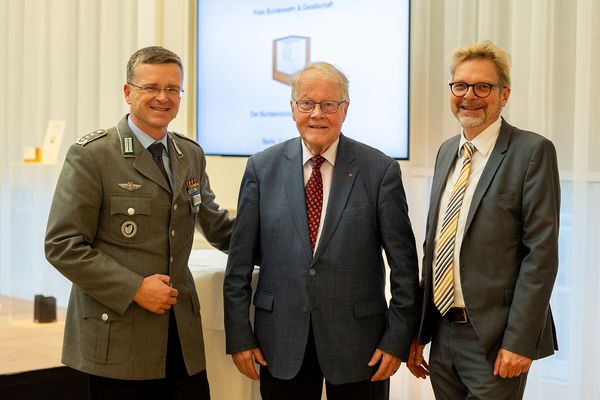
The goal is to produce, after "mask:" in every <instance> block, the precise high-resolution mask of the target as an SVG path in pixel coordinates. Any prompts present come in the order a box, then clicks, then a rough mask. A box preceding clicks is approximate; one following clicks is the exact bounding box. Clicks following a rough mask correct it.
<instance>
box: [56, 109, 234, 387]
mask: <svg viewBox="0 0 600 400" xmlns="http://www.w3.org/2000/svg"><path fill="white" fill-rule="evenodd" d="M169 135H170V139H169V157H170V165H171V171H172V175H173V181H174V184H173V188H175V190H174V194H173V196H172V198H171V193H170V188H169V186H168V184H167V183H166V181H165V179H164V177H163V176H162V175H161V173H160V172H159V169H158V168H157V167H156V164H155V163H154V161H153V160H152V155H151V154H150V152H148V151H147V150H145V149H144V148H143V147H142V145H141V144H140V142H139V141H138V140H137V139H136V137H135V136H134V135H133V133H132V132H131V130H130V129H129V126H128V125H127V119H126V117H125V118H123V119H122V120H121V121H120V122H119V123H118V125H117V126H116V127H113V128H110V129H108V130H107V131H105V130H98V131H96V132H94V133H92V134H90V135H88V136H86V137H84V138H82V139H80V140H79V141H78V144H74V145H72V146H71V147H70V148H69V151H68V154H67V157H66V160H65V164H64V166H63V169H62V171H61V174H60V177H59V180H58V183H57V186H56V191H55V194H54V199H53V202H52V208H51V210H50V217H49V219H48V227H47V232H46V242H45V245H46V257H47V258H48V261H50V263H52V264H53V265H54V266H55V267H56V268H57V269H58V270H59V271H60V272H61V273H62V274H63V275H64V276H66V277H67V278H68V279H69V280H70V281H72V282H73V287H72V290H71V296H70V300H69V307H68V310H67V321H66V326H65V336H64V345H63V359H62V360H63V362H64V363H65V364H66V365H68V366H71V367H73V368H75V369H78V370H80V371H84V372H87V373H90V374H94V375H100V376H107V377H113V378H119V379H156V378H162V377H164V376H165V360H166V358H165V356H166V352H167V332H168V325H169V314H168V313H166V314H164V315H157V314H153V313H151V312H149V311H147V310H145V309H143V308H141V307H140V306H138V305H137V303H134V302H133V301H132V299H133V296H134V295H135V293H136V291H137V289H138V287H139V286H140V284H141V282H142V280H143V278H144V277H146V276H149V275H153V274H156V273H159V274H166V275H170V276H171V281H172V285H173V287H175V288H176V289H177V290H178V291H179V296H178V298H177V304H176V305H175V306H174V307H173V309H172V310H171V312H174V313H175V317H176V319H177V326H178V329H179V337H180V340H181V346H182V350H183V355H184V358H185V362H186V366H187V369H188V372H189V373H190V374H194V373H197V372H199V371H201V370H203V369H204V368H205V358H204V346H203V341H202V329H201V321H200V305H199V303H198V296H197V294H196V289H195V286H194V281H193V279H192V275H191V273H190V270H189V269H188V264H187V263H188V257H189V254H190V251H191V248H192V240H193V234H194V227H195V226H198V227H199V228H200V229H201V230H202V232H203V233H204V235H205V236H206V237H207V239H208V240H209V241H210V242H211V243H212V244H213V245H215V246H217V247H219V248H220V249H227V248H228V245H229V239H230V236H231V231H232V229H233V221H231V220H230V219H229V218H228V215H227V212H226V211H224V210H220V209H219V207H218V205H217V204H216V203H215V201H214V200H215V196H214V194H213V192H212V191H211V189H210V185H209V182H208V177H207V176H206V173H205V158H204V153H203V152H202V149H201V148H200V146H198V145H197V144H196V143H195V142H193V141H191V140H189V139H187V138H184V137H183V136H178V135H175V134H172V133H169ZM130 145H131V146H130ZM186 182H187V183H186ZM194 183H197V186H193V184H194ZM192 189H195V191H196V192H197V193H199V194H200V195H201V200H202V202H201V204H200V205H195V204H194V203H193V194H194V190H192ZM196 198H197V197H196Z"/></svg>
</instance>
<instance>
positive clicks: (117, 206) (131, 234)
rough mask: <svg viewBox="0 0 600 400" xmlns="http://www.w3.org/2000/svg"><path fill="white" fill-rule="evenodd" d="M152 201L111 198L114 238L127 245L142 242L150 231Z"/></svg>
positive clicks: (132, 198) (137, 198)
mask: <svg viewBox="0 0 600 400" xmlns="http://www.w3.org/2000/svg"><path fill="white" fill-rule="evenodd" d="M151 217H152V199H151V198H150V197H149V196H148V197H140V196H135V197H134V196H117V195H115V196H111V198H110V219H111V222H110V225H111V233H112V236H113V238H115V239H116V240H119V241H122V242H126V243H139V242H142V241H143V240H144V239H145V238H146V235H147V233H148V231H149V230H150V226H149V225H150V219H151Z"/></svg>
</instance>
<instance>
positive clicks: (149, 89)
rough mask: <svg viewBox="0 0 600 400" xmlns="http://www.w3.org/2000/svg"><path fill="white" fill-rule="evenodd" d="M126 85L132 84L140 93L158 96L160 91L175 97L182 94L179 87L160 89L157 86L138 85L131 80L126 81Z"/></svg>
mask: <svg viewBox="0 0 600 400" xmlns="http://www.w3.org/2000/svg"><path fill="white" fill-rule="evenodd" d="M127 84H128V85H131V86H133V87H134V88H137V89H138V90H139V91H140V92H142V93H147V94H150V95H152V96H158V95H159V94H160V92H165V95H166V96H167V97H170V98H175V97H179V98H181V97H182V96H183V92H184V90H183V89H182V88H180V87H168V88H165V89H161V88H157V87H154V86H140V85H136V84H135V83H133V82H127Z"/></svg>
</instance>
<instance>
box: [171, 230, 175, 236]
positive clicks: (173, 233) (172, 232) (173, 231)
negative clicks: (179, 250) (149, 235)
mask: <svg viewBox="0 0 600 400" xmlns="http://www.w3.org/2000/svg"><path fill="white" fill-rule="evenodd" d="M171 237H175V229H173V230H172V231H171Z"/></svg>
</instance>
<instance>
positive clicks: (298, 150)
mask: <svg viewBox="0 0 600 400" xmlns="http://www.w3.org/2000/svg"><path fill="white" fill-rule="evenodd" d="M280 173H281V180H282V181H283V184H284V186H285V192H286V195H287V199H288V203H289V210H290V213H291V214H292V220H293V221H294V226H295V228H296V232H297V233H298V237H299V238H300V244H301V245H302V248H303V249H304V252H305V254H306V257H307V259H308V260H310V259H311V258H312V251H311V248H310V239H309V236H308V220H307V217H306V200H305V199H304V173H303V166H302V146H301V145H300V138H296V139H295V140H292V141H290V142H289V144H288V146H287V149H286V150H285V151H284V162H283V165H282V168H281V169H280Z"/></svg>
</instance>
